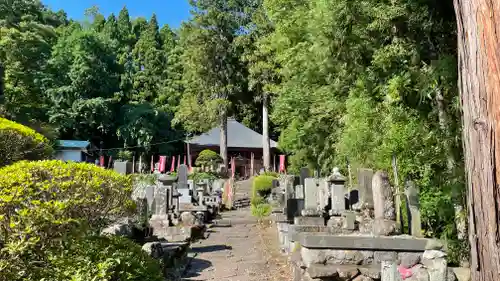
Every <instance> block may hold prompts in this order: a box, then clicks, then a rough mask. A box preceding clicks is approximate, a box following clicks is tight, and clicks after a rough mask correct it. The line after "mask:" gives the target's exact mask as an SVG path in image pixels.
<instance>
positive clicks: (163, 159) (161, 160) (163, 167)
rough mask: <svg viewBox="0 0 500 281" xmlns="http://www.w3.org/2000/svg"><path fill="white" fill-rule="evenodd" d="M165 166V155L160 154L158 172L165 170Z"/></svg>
mask: <svg viewBox="0 0 500 281" xmlns="http://www.w3.org/2000/svg"><path fill="white" fill-rule="evenodd" d="M166 168H167V156H160V169H159V170H160V173H164V172H166Z"/></svg>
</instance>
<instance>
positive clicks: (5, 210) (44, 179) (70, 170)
mask: <svg viewBox="0 0 500 281" xmlns="http://www.w3.org/2000/svg"><path fill="white" fill-rule="evenodd" d="M131 192H132V181H131V178H130V177H126V176H122V175H120V174H118V173H116V172H114V171H111V170H106V169H103V168H100V167H97V166H96V165H93V164H87V163H73V162H69V163H65V162H62V161H57V160H52V161H36V162H28V161H21V162H17V163H15V164H13V165H10V166H7V167H4V168H2V169H0V229H1V234H2V236H3V239H2V240H3V242H4V243H6V244H9V243H14V244H15V243H25V245H28V244H32V245H36V247H35V248H37V249H41V248H43V247H45V246H47V245H48V244H51V243H57V239H58V238H59V237H61V236H62V235H68V234H71V233H76V234H78V233H82V232H84V231H86V230H97V229H98V228H99V227H102V226H103V225H104V224H106V223H108V220H109V219H113V218H118V217H121V216H125V215H129V214H130V212H132V211H133V210H134V207H135V206H134V202H133V201H132V200H131V199H130V198H131V197H130V196H131Z"/></svg>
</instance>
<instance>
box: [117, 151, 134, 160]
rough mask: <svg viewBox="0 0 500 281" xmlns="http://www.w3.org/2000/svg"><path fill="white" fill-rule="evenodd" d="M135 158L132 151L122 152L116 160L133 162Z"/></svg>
mask: <svg viewBox="0 0 500 281" xmlns="http://www.w3.org/2000/svg"><path fill="white" fill-rule="evenodd" d="M133 156H134V154H133V153H132V151H128V150H120V151H119V152H118V153H117V154H116V160H118V161H132V158H133Z"/></svg>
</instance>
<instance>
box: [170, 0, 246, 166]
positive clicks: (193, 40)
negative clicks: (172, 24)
mask: <svg viewBox="0 0 500 281" xmlns="http://www.w3.org/2000/svg"><path fill="white" fill-rule="evenodd" d="M250 2H252V1H250V0H249V1H236V0H230V1H226V0H197V1H196V0H192V1H191V2H190V3H191V5H192V6H193V10H192V14H193V18H192V20H191V21H190V22H188V23H187V24H185V25H184V26H183V27H182V32H181V45H182V47H183V50H184V54H183V66H184V76H183V84H184V87H185V92H184V96H183V98H182V101H181V105H180V107H179V110H178V111H177V114H176V118H177V121H178V122H182V123H183V125H184V127H185V128H186V129H187V130H188V131H201V132H203V131H207V130H209V129H211V128H212V127H215V126H219V127H220V129H221V130H220V131H221V134H220V155H221V157H222V159H223V163H224V165H225V167H228V156H227V118H228V113H229V111H230V109H231V107H232V103H231V97H232V96H234V95H236V94H237V93H239V92H241V91H242V83H243V82H242V81H243V79H244V77H243V75H242V68H243V67H242V64H241V60H240V56H241V53H242V50H241V48H239V47H238V45H237V44H236V43H235V38H237V37H238V36H239V35H240V34H241V33H242V32H243V30H242V27H243V26H245V25H246V24H247V23H248V22H249V20H250V18H249V16H248V15H247V14H246V13H245V8H246V7H248V6H249V3H250Z"/></svg>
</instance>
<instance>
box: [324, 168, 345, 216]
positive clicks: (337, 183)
mask: <svg viewBox="0 0 500 281" xmlns="http://www.w3.org/2000/svg"><path fill="white" fill-rule="evenodd" d="M328 182H329V184H330V196H331V210H330V215H331V216H340V215H342V213H344V212H345V210H346V208H345V192H344V191H345V189H344V185H345V177H344V176H343V175H342V174H340V170H339V168H334V169H333V173H332V175H330V177H329V178H328Z"/></svg>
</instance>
